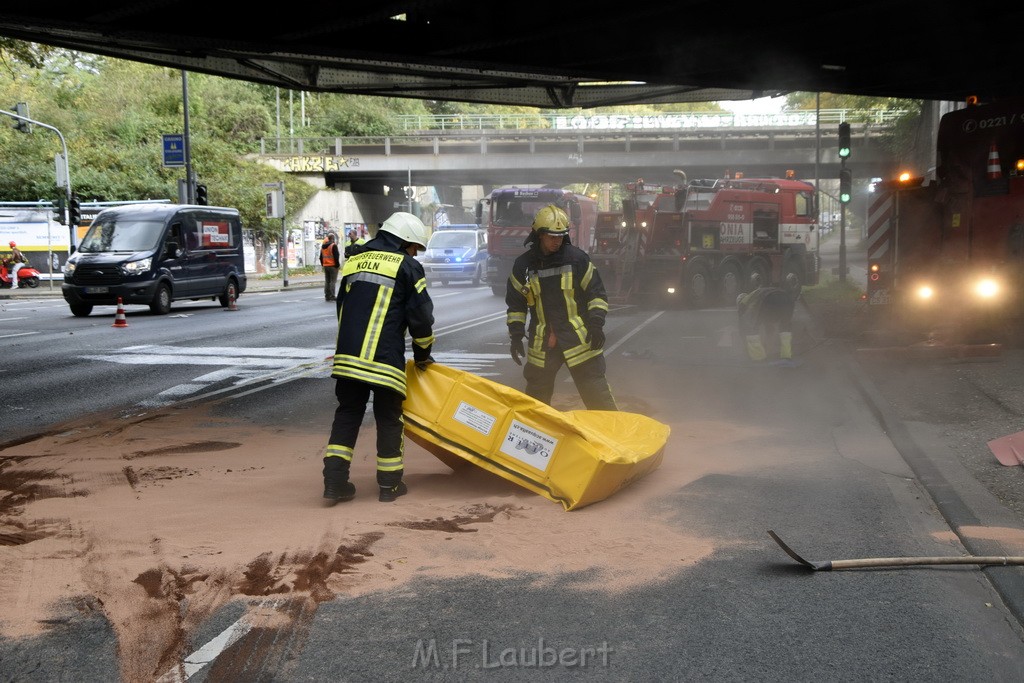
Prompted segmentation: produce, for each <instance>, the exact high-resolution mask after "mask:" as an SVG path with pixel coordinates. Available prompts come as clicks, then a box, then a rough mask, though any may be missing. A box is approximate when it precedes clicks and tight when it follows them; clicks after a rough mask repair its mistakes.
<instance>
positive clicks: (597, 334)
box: [587, 327, 604, 349]
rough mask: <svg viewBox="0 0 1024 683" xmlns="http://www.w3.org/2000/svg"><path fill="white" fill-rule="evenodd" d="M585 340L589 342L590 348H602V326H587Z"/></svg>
mask: <svg viewBox="0 0 1024 683" xmlns="http://www.w3.org/2000/svg"><path fill="white" fill-rule="evenodd" d="M587 341H588V342H589V343H590V348H592V349H603V348H604V328H602V327H589V328H587Z"/></svg>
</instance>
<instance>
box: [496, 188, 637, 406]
mask: <svg viewBox="0 0 1024 683" xmlns="http://www.w3.org/2000/svg"><path fill="white" fill-rule="evenodd" d="M526 244H527V245H529V249H528V250H527V251H526V253H524V254H522V255H521V256H519V257H518V258H517V259H516V260H515V263H514V264H513V265H512V273H511V274H510V275H509V278H508V284H507V285H506V288H505V304H506V306H507V312H506V323H507V325H508V334H509V338H510V340H511V355H512V360H513V361H514V362H515V363H516V365H522V364H523V363H522V358H523V357H525V358H526V366H525V367H524V368H523V377H524V378H525V379H526V390H525V393H526V394H527V395H529V396H532V397H533V398H535V399H537V400H539V401H543V402H544V403H547V404H550V403H551V397H552V395H553V394H554V391H555V376H556V375H557V374H558V371H559V369H560V368H561V367H562V365H563V364H565V365H566V366H567V367H568V368H569V373H570V374H571V375H572V379H573V382H575V383H576V389H577V391H579V393H580V398H582V399H583V403H584V405H586V407H587V409H588V410H618V407H617V406H616V404H615V398H614V397H613V396H612V392H611V388H610V387H609V386H608V380H607V379H606V378H605V359H604V341H605V339H604V322H605V317H606V316H607V315H608V299H607V296H606V295H605V289H604V284H603V283H602V282H601V275H600V273H598V272H597V269H596V268H594V264H593V263H591V262H590V257H589V256H587V254H586V252H584V251H583V250H581V249H578V248H576V247H575V246H573V245H572V244H571V243H570V241H569V217H568V216H567V215H566V213H565V211H563V210H562V209H560V208H559V207H557V206H555V205H549V206H545V207H544V208H542V209H540V210H539V211H537V214H536V215H535V216H534V219H533V230H532V231H531V233H530V237H529V238H527V240H526ZM527 323H529V324H527ZM524 336H528V338H529V341H528V344H529V346H528V347H526V348H524V346H523V337H524Z"/></svg>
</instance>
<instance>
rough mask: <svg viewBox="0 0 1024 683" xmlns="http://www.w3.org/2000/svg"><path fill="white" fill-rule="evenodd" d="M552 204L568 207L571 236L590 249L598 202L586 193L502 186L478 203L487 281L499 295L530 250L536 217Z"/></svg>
mask: <svg viewBox="0 0 1024 683" xmlns="http://www.w3.org/2000/svg"><path fill="white" fill-rule="evenodd" d="M549 204H554V205H556V206H558V207H561V208H562V209H564V210H565V213H566V214H567V215H568V216H569V239H570V240H572V243H573V244H574V245H576V246H577V247H579V248H580V249H583V250H584V251H588V252H589V251H590V250H591V248H592V246H593V240H594V224H595V221H596V219H597V201H596V200H594V199H591V198H590V197H587V196H586V195H581V194H577V193H575V192H572V191H571V190H565V189H562V188H556V187H547V186H544V187H538V186H528V187H502V188H498V189H496V190H494V191H493V192H491V193H490V195H488V196H487V197H485V198H484V199H482V200H480V202H479V203H477V207H476V219H477V223H479V224H480V225H481V226H482V227H485V228H487V253H488V259H487V284H488V285H489V286H490V288H491V292H493V293H494V295H495V296H501V297H504V296H505V284H506V282H508V276H509V273H511V272H512V263H513V261H515V260H516V257H518V256H519V255H520V254H522V253H523V252H524V251H526V246H525V243H526V238H527V237H529V235H530V231H531V230H532V229H533V227H532V226H533V216H534V214H535V213H537V210H538V209H541V208H543V207H545V206H547V205H549Z"/></svg>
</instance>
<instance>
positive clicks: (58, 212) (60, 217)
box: [53, 195, 66, 225]
mask: <svg viewBox="0 0 1024 683" xmlns="http://www.w3.org/2000/svg"><path fill="white" fill-rule="evenodd" d="M65 208H66V206H65V204H64V195H61V196H60V197H59V198H58V199H57V206H55V207H53V220H55V221H57V222H58V223H60V224H61V225H64V209H65Z"/></svg>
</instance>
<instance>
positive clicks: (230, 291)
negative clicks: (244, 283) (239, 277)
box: [220, 277, 238, 308]
mask: <svg viewBox="0 0 1024 683" xmlns="http://www.w3.org/2000/svg"><path fill="white" fill-rule="evenodd" d="M232 300H236V301H237V300H238V283H237V282H235V278H233V277H231V278H228V284H227V286H226V287H224V293H223V294H221V295H220V305H221V306H223V307H224V308H227V307H228V306H230V305H231V301H232Z"/></svg>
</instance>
